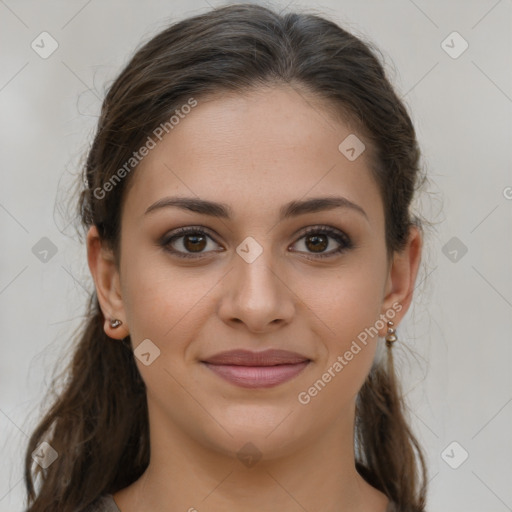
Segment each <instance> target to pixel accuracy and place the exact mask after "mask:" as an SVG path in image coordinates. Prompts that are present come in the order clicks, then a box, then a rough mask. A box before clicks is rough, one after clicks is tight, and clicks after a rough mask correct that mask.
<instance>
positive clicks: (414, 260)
mask: <svg viewBox="0 0 512 512" xmlns="http://www.w3.org/2000/svg"><path fill="white" fill-rule="evenodd" d="M422 246H423V239H422V234H421V231H420V229H419V228H418V227H417V226H415V225H413V226H411V228H410V229H409V236H408V240H407V244H406V246H405V248H404V249H403V250H402V251H400V252H396V253H394V255H393V260H392V262H391V264H390V268H389V273H388V277H387V282H386V290H385V296H384V300H383V303H382V308H383V309H382V311H381V313H382V314H385V313H386V311H389V310H394V311H395V312H396V314H395V317H394V318H393V319H392V320H391V321H392V322H393V323H394V324H395V328H396V326H397V325H398V324H399V323H400V321H401V320H402V319H403V317H404V316H405V314H406V313H407V311H408V309H409V306H410V305H411V302H412V297H413V292H414V287H415V285H416V277H417V275H418V269H419V266H420V262H421V250H422ZM386 333H387V326H386V328H385V329H384V331H383V333H381V334H380V335H381V336H382V337H384V336H385V335H386Z"/></svg>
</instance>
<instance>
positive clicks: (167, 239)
mask: <svg viewBox="0 0 512 512" xmlns="http://www.w3.org/2000/svg"><path fill="white" fill-rule="evenodd" d="M192 234H193V235H201V236H206V237H208V238H210V239H212V240H213V241H214V242H215V240H214V239H213V238H212V237H211V236H210V235H209V234H208V232H207V231H205V230H204V229H203V228H202V227H199V226H198V227H193V226H190V227H185V228H178V229H176V230H175V231H173V232H172V233H170V234H168V235H165V236H164V237H163V238H162V240H161V241H160V245H161V246H162V247H163V248H164V249H165V250H166V251H168V252H170V253H172V254H173V255H175V256H177V257H178V258H191V259H197V258H201V257H203V255H204V254H205V253H204V252H203V253H196V254H197V256H196V255H193V253H182V252H180V251H177V250H176V249H173V248H172V247H170V245H171V243H172V242H174V241H175V240H178V239H180V238H183V237H184V236H186V235H192ZM311 234H323V235H328V236H329V237H331V238H333V239H334V240H335V241H336V242H338V243H339V244H341V245H340V247H339V248H337V249H334V250H332V251H330V252H328V253H317V254H316V255H314V256H312V257H311V256H306V258H307V259H310V260H318V259H322V258H332V257H334V256H336V255H338V254H341V253H343V252H345V251H347V250H349V249H352V248H353V243H352V241H351V240H350V238H349V237H348V236H347V235H346V234H345V233H343V232H342V231H339V230H337V229H333V228H331V227H329V226H312V227H310V228H308V229H306V231H304V232H303V233H302V235H301V236H300V238H298V240H301V239H302V238H304V237H306V236H308V235H311ZM215 243H217V242H215ZM207 252H214V251H207ZM297 252H299V251H297ZM310 254H314V253H310Z"/></svg>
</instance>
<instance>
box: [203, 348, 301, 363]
mask: <svg viewBox="0 0 512 512" xmlns="http://www.w3.org/2000/svg"><path fill="white" fill-rule="evenodd" d="M304 361H310V359H309V358H307V357H306V356H303V355H302V354H298V353H297V352H290V351H288V350H277V349H269V350H264V351H263V352H252V351H250V350H243V349H237V350H229V351H227V352H219V353H218V354H215V355H213V356H211V357H208V358H207V359H204V360H203V361H202V362H204V363H210V364H219V365H221V364H224V365H237V366H274V365H278V364H297V363H302V362H304Z"/></svg>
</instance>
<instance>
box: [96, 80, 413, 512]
mask: <svg viewBox="0 0 512 512" xmlns="http://www.w3.org/2000/svg"><path fill="white" fill-rule="evenodd" d="M350 133H353V132H352V130H351V129H350V128H349V127H348V125H346V124H344V123H341V122H339V121H338V122H334V120H333V119H330V118H328V115H327V113H326V110H325V108H324V109H323V110H322V106H321V105H320V104H319V103H318V102H315V101H314V99H313V98H312V97H307V96H306V95H305V94H299V93H298V92H297V91H296V90H294V89H292V88H289V87H285V86H279V87H277V86H274V87H272V88H265V89H257V90H255V91H252V92H250V93H247V94H244V95H240V94H238V95H237V94H229V95H226V94H224V95H222V96H219V97H213V98H210V99H209V100H208V101H205V100H201V101H199V102H198V106H197V107H195V108H194V109H193V110H192V111H191V112H190V114H188V115H187V116H186V118H185V119H183V120H181V121H180V123H179V125H177V126H176V127H175V128H174V129H173V130H172V131H171V132H170V133H169V134H168V135H167V136H166V137H165V138H164V139H163V140H162V142H160V143H159V144H158V145H157V146H156V148H155V149H153V150H152V151H150V153H149V154H148V156H146V157H145V158H144V160H143V161H142V162H141V164H140V165H139V167H138V168H137V170H136V171H135V174H134V176H133V177H132V178H133V181H132V182H131V183H130V187H129V188H128V192H127V195H126V197H125V202H124V204H123V210H122V225H121V258H120V265H119V268H117V267H116V265H115V262H114V259H113V255H112V254H111V253H110V252H109V251H108V250H106V249H105V248H104V247H103V248H102V247H101V243H100V240H99V238H98V233H97V230H96V228H95V227H92V228H91V229H90V231H89V233H88V238H87V246H88V261H89V266H90V269H91V273H92V275H93V278H94V281H95V285H96V290H97V293H98V298H99V301H100V305H101V308H102V311H103V313H104V315H105V317H106V318H107V319H110V318H117V319H120V320H121V321H122V322H123V324H122V325H121V326H120V327H118V328H117V329H112V328H111V327H110V326H109V324H108V321H106V322H105V332H106V333H107V334H108V335H109V336H110V337H112V338H114V339H122V338H124V337H126V336H127V335H130V337H131V341H132V345H133V348H134V349H135V348H136V347H137V346H138V345H139V344H140V343H141V342H142V341H143V340H145V339H150V340H151V341H152V343H153V344H154V345H156V346H157V347H158V348H159V350H160V356H159V357H157V358H156V359H155V360H154V361H153V362H152V363H151V364H150V365H148V366H146V365H144V364H142V363H141V361H140V360H139V359H138V358H136V362H137V366H138V369H139V371H140V373H141V375H142V378H143V379H144V381H145V383H146V386H147V399H148V407H149V420H150V438H151V461H150V465H149V467H148V469H147V470H146V472H145V473H144V474H143V475H142V476H141V478H140V479H139V480H137V481H136V482H134V483H133V484H132V485H130V486H129V487H127V488H125V489H123V490H121V491H119V492H117V493H115V494H114V499H115V501H116V503H117V505H118V506H119V508H120V510H121V511H122V512H136V511H137V512H149V511H153V512H154V511H173V512H174V511H187V510H189V511H191V512H192V511H193V510H198V511H206V510H208V511H211V512H217V511H226V510H244V511H246V512H252V511H258V512H261V511H271V510H272V511H274V510H281V511H283V512H292V511H293V512H298V511H304V510H308V511H316V510H322V511H323V512H338V511H340V510H351V511H353V512H370V511H371V512H384V510H385V509H386V506H387V498H386V497H385V496H384V495H383V494H382V493H380V492H379V491H377V490H376V489H374V488H373V487H371V486H370V485H369V484H367V483H366V482H365V481H364V480H363V479H362V478H361V477H360V476H359V474H358V473H357V472H356V470H355V465H354V464H355V463H354V448H353V444H354V440H353V425H354V409H355V398H356V395H357V392H358V390H359V389H360V387H361V386H362V384H363V382H364V380H365V378H366V376H367V375H368V372H369V371H370V368H371V364H372V362H373V359H374V356H375V350H376V347H377V343H383V341H382V340H380V341H379V340H378V338H377V337H376V336H375V337H373V338H370V339H369V342H368V344H367V346H365V347H364V348H363V349H362V350H361V351H360V352H359V353H358V354H357V355H355V356H354V358H353V359H352V360H351V361H350V362H349V363H348V364H347V365H346V366H345V367H344V368H343V370H342V371H341V372H339V373H337V374H336V376H335V377H334V378H332V380H331V381H330V382H329V383H328V384H327V385H326V386H325V387H324V388H323V389H322V391H321V392H319V393H318V394H317V395H316V396H315V397H314V398H312V399H311V401H310V402H309V403H308V404H307V405H303V404H301V403H299V401H298V399H297V396H298V394H299V393H300V392H301V391H305V390H306V391H307V390H308V388H310V387H311V386H312V385H313V383H314V382H315V381H317V380H318V379H319V378H321V376H322V374H324V373H325V372H326V371H327V369H328V368H329V367H331V366H332V365H333V363H334V361H336V358H337V357H338V356H339V355H343V354H344V353H345V352H346V351H347V350H348V349H349V348H350V346H351V343H352V341H353V340H355V339H356V338H357V335H358V334H359V333H361V332H362V331H364V329H365V328H369V327H370V326H373V325H374V324H375V322H376V321H377V320H378V319H379V318H380V315H381V314H385V313H386V312H387V311H389V310H390V309H393V307H392V305H393V304H394V303H399V304H400V305H401V306H402V308H401V310H400V311H399V312H397V313H396V315H395V316H394V318H393V322H394V323H395V327H396V326H397V325H398V324H399V323H400V321H401V319H402V318H403V316H404V315H405V314H406V312H407V310H408V308H409V305H410V302H411V298H412V291H413V288H414V282H415V279H416V275H417V271H418V267H419V263H420V258H421V245H422V239H421V234H420V232H419V231H418V230H417V229H416V228H411V231H410V237H409V241H408V244H407V246H406V248H405V249H404V250H403V251H402V252H400V253H395V254H394V255H393V258H392V259H390V260H389V261H388V259H387V257H386V247H385V238H384V234H385V233H384V210H383V204H382V199H381V197H380V194H379V190H378V188H377V184H376V183H375V181H374V179H373V177H372V175H371V173H370V170H369V161H368V159H367V158H368V153H369V151H365V152H364V153H363V154H362V155H361V156H360V157H359V158H357V159H356V160H355V161H349V160H348V159H347V158H346V157H345V156H344V155H343V154H342V153H341V152H340V151H339V150H338V145H339V144H340V142H341V141H342V140H343V139H345V137H346V136H347V135H349V134H350ZM359 137H360V138H361V140H364V139H363V138H362V137H361V136H359ZM329 195H331V196H332V195H339V196H344V197H346V198H348V199H349V200H350V201H352V202H354V203H356V204H357V205H359V206H360V207H361V208H363V210H364V211H365V212H366V216H367V217H365V216H364V215H362V214H360V213H358V212H357V211H355V210H352V209H350V208H335V209H330V210H325V211H321V212H313V213H307V214H302V215H300V216H298V217H295V218H293V217H292V218H290V219H286V220H283V221H281V222H278V210H279V208H280V207H281V206H282V205H283V204H284V203H287V202H289V201H292V200H301V199H306V198H311V197H318V196H329ZM166 196H188V197H190V196H192V197H198V198H201V199H208V200H211V201H218V202H223V203H226V204H228V205H229V206H230V207H231V208H232V210H233V212H234V213H233V215H234V216H233V217H232V219H230V220H228V219H219V218H214V217H209V216H207V215H204V214H199V213H195V212H191V211H185V210H181V209H178V208H176V207H168V208H160V209H156V210H154V211H152V212H151V213H148V214H145V211H146V209H147V208H148V207H149V206H150V205H152V204H153V203H155V202H156V201H158V200H159V199H162V198H163V197H166ZM198 225H199V226H203V227H204V228H208V229H207V230H206V231H207V232H208V234H210V235H211V236H212V239H210V238H207V241H208V242H207V244H203V245H202V246H201V247H202V249H200V250H202V253H200V254H202V256H200V257H199V258H197V259H190V260H188V259H185V258H179V257H178V256H173V255H172V254H171V253H169V252H166V251H165V249H164V248H163V247H162V245H159V241H160V239H161V238H162V237H163V236H164V235H166V234H167V233H170V232H171V231H173V230H175V229H176V228H179V227H184V226H198ZM319 225H320V226H321V225H327V226H331V227H333V228H334V229H337V230H340V231H342V232H344V233H345V234H346V235H347V236H349V238H350V239H351V240H352V242H353V244H354V246H353V247H352V248H350V249H347V250H346V251H344V252H342V253H340V254H333V256H331V257H328V258H324V259H319V258H318V256H317V254H318V253H317V252H315V247H314V244H312V243H311V242H310V243H308V237H307V236H306V237H304V235H303V230H304V228H306V227H308V226H319ZM247 236H251V237H253V238H254V239H255V240H256V241H257V242H258V244H259V245H260V246H261V248H262V249H263V252H262V253H261V254H260V256H259V257H258V258H257V259H256V260H254V261H253V262H252V263H248V262H246V261H245V260H244V259H243V258H241V257H240V256H239V255H238V253H237V252H236V248H237V247H238V246H239V245H240V244H241V242H242V241H243V240H244V239H245V238H246V237H247ZM327 240H329V246H328V247H325V249H324V250H323V252H325V253H327V252H331V251H333V250H335V249H336V248H338V247H340V245H342V244H340V243H339V242H337V241H336V240H335V239H333V238H328V239H327ZM192 242H193V240H192ZM173 247H174V248H175V249H176V250H179V251H181V252H182V253H187V252H188V253H191V252H192V251H193V247H194V246H193V244H191V243H190V239H187V238H186V237H185V238H181V239H178V240H176V241H175V242H174V243H173ZM191 247H192V249H191ZM289 249H290V250H289ZM192 254H197V253H193V252H192ZM308 257H310V258H311V259H308ZM315 258H316V259H315ZM385 334H386V327H384V328H382V329H379V336H385ZM234 348H246V349H249V350H254V351H259V350H265V349H267V348H283V349H287V350H292V351H296V352H299V353H301V354H304V355H306V356H307V357H308V358H310V359H311V360H312V362H311V363H310V364H309V366H308V367H307V368H306V369H305V370H304V371H303V372H302V373H300V374H299V375H297V376H296V377H294V378H293V379H291V380H290V381H287V382H285V383H283V384H280V385H278V386H275V387H273V388H268V389H257V390H254V389H246V388H242V387H238V386H235V385H233V384H231V383H229V382H226V381H224V380H223V379H221V378H220V377H218V376H217V375H215V374H214V373H213V372H211V371H209V369H208V368H205V367H204V365H202V364H201V363H200V360H201V359H204V358H206V357H207V356H211V355H213V354H215V353H217V352H221V351H225V350H230V349H234ZM248 442H251V443H252V444H253V445H254V446H256V447H257V450H258V452H259V453H261V459H260V460H259V461H258V462H257V463H255V464H254V465H252V466H251V467H248V466H247V465H245V464H243V463H242V462H241V461H240V460H239V459H238V458H237V452H238V451H239V450H240V449H241V448H242V447H243V446H244V445H245V444H246V443H248Z"/></svg>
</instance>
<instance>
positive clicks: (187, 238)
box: [185, 235, 205, 252]
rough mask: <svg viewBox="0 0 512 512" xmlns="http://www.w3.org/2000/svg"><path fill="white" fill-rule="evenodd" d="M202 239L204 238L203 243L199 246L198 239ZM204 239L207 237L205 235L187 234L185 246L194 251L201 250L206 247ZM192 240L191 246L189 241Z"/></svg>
mask: <svg viewBox="0 0 512 512" xmlns="http://www.w3.org/2000/svg"><path fill="white" fill-rule="evenodd" d="M201 239H202V242H203V245H201V246H200V247H198V245H197V242H198V240H201ZM204 239H205V237H204V236H203V235H187V236H186V237H185V247H186V248H187V249H188V250H191V251H192V252H199V251H201V250H202V249H204ZM190 240H193V242H192V246H191V247H189V244H188V243H187V242H188V241H190Z"/></svg>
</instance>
